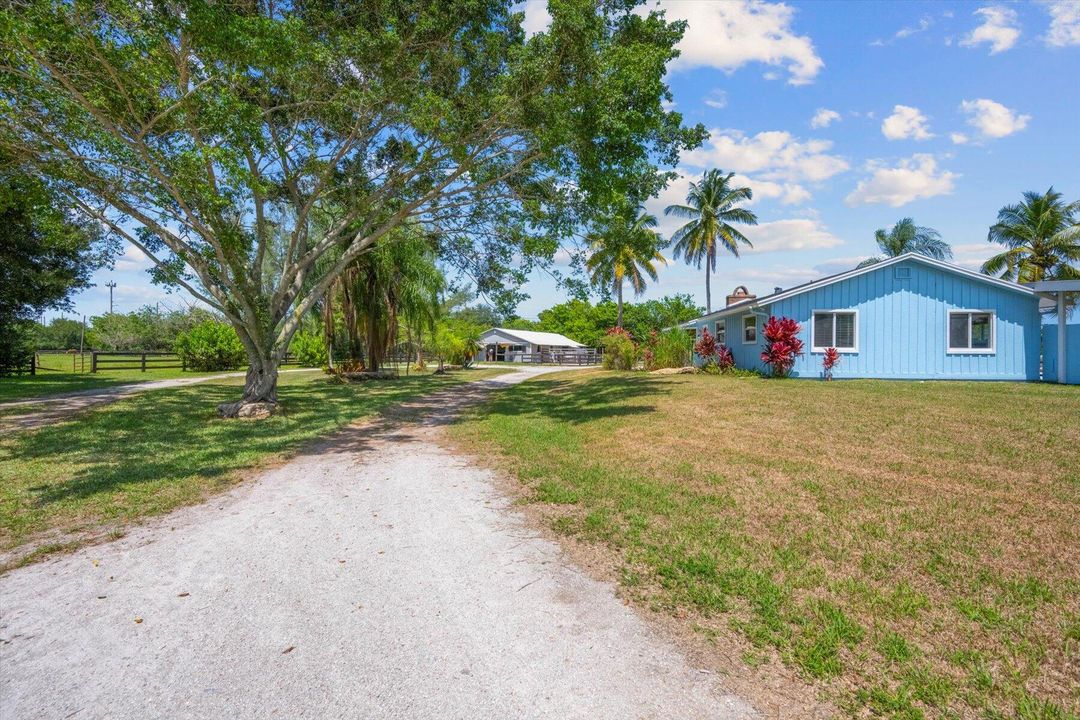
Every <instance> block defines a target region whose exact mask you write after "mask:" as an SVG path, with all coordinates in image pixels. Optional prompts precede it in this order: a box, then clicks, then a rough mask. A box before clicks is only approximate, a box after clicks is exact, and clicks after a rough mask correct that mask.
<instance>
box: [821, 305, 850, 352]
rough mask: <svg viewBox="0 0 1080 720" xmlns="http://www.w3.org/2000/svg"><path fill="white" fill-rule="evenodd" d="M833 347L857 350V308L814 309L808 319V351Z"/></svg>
mask: <svg viewBox="0 0 1080 720" xmlns="http://www.w3.org/2000/svg"><path fill="white" fill-rule="evenodd" d="M831 347H834V348H836V349H837V350H839V351H840V352H847V353H855V352H859V313H858V311H857V310H815V311H814V312H813V314H812V317H811V319H810V352H825V348H831Z"/></svg>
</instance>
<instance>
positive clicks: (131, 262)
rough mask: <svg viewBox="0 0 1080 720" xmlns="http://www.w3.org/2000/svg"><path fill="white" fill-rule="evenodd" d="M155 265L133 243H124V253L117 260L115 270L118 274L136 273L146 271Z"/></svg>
mask: <svg viewBox="0 0 1080 720" xmlns="http://www.w3.org/2000/svg"><path fill="white" fill-rule="evenodd" d="M153 264H154V263H153V261H152V260H150V258H148V257H147V256H146V255H144V254H143V252H142V250H140V249H139V248H137V247H135V246H134V245H132V244H131V243H124V252H123V254H122V255H121V256H120V257H118V258H116V265H115V268H116V270H117V271H118V272H134V271H136V270H145V269H147V268H149V267H150V266H151V265H153Z"/></svg>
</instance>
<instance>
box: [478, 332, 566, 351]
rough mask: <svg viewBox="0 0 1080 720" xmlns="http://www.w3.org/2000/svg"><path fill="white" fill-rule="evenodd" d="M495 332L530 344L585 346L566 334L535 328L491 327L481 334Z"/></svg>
mask: <svg viewBox="0 0 1080 720" xmlns="http://www.w3.org/2000/svg"><path fill="white" fill-rule="evenodd" d="M493 332H497V333H499V334H500V335H503V336H504V337H510V338H514V339H517V340H521V341H522V342H523V343H528V344H530V345H553V346H555V347H575V348H579V347H585V346H584V345H582V344H581V343H579V342H577V341H576V340H571V339H570V338H568V337H566V336H565V335H560V334H559V333H550V332H537V331H535V330H513V329H511V328H491V329H490V330H488V331H487V332H486V333H484V335H482V336H481V339H483V337H484V336H486V335H487V334H488V333H493Z"/></svg>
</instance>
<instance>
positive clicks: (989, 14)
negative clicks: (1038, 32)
mask: <svg viewBox="0 0 1080 720" xmlns="http://www.w3.org/2000/svg"><path fill="white" fill-rule="evenodd" d="M973 14H974V15H979V16H981V17H982V25H980V26H979V27H977V28H975V29H974V30H972V31H971V33H970V34H968V35H966V36H965V37H964V38H963V39H962V40H961V41H960V44H961V45H963V46H964V47H977V46H979V45H981V44H983V43H989V45H990V54H991V55H997V54H998V53H1000V52H1005V51H1006V50H1008V49H1009V48H1011V47H1012V46H1013V45H1015V44H1016V41H1017V40H1019V39H1020V28H1019V27H1018V26H1017V20H1016V11H1015V10H1013V9H1011V8H1007V7H1002V6H1001V5H990V6H988V7H982V8H979V9H978V10H976V11H975V12H974V13H973Z"/></svg>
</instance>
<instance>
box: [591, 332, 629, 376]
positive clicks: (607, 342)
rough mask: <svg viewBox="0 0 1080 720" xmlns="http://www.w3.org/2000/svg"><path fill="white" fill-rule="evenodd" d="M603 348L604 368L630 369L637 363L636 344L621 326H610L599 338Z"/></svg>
mask: <svg viewBox="0 0 1080 720" xmlns="http://www.w3.org/2000/svg"><path fill="white" fill-rule="evenodd" d="M600 344H601V345H602V346H603V348H604V368H605V369H607V370H632V369H633V367H634V364H635V363H637V355H638V350H637V345H635V344H634V340H633V339H632V338H631V337H630V333H628V332H626V330H623V329H622V328H611V329H610V330H608V331H607V334H606V335H604V337H602V338H601V339H600Z"/></svg>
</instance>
